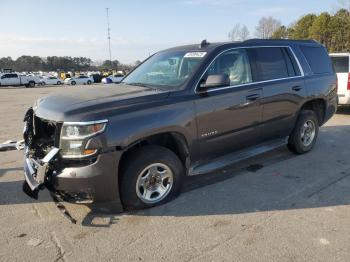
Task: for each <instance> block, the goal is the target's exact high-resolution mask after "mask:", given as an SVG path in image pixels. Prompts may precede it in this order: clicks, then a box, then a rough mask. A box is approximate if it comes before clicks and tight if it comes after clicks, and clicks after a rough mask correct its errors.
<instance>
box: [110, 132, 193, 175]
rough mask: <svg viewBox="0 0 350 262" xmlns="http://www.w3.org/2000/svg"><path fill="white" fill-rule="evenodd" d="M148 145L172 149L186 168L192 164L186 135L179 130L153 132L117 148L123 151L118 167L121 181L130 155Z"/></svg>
mask: <svg viewBox="0 0 350 262" xmlns="http://www.w3.org/2000/svg"><path fill="white" fill-rule="evenodd" d="M148 145H157V146H162V147H165V148H167V149H169V150H171V151H172V152H174V153H175V154H176V155H177V156H178V157H179V159H180V161H181V162H182V164H183V166H184V167H185V168H186V167H188V166H189V164H190V153H189V145H188V142H187V140H186V137H185V135H183V134H182V133H179V132H162V133H157V134H152V135H149V136H147V137H144V138H141V139H139V140H137V141H134V142H133V143H131V144H130V145H128V146H127V147H125V148H123V149H121V148H119V149H118V148H117V149H118V150H122V151H123V154H122V156H121V158H120V160H119V167H118V180H119V182H120V178H121V175H122V174H123V171H124V170H125V163H126V162H128V159H129V157H131V156H132V154H133V152H135V151H136V150H137V149H139V148H141V147H144V146H148Z"/></svg>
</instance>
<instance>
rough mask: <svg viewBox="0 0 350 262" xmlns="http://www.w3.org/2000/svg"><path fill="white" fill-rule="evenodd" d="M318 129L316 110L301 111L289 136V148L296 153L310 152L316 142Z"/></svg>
mask: <svg viewBox="0 0 350 262" xmlns="http://www.w3.org/2000/svg"><path fill="white" fill-rule="evenodd" d="M318 129H319V123H318V118H317V116H316V114H315V112H314V111H312V110H303V111H301V112H300V114H299V117H298V120H297V123H296V125H295V127H294V129H293V131H292V133H291V135H290V136H289V141H288V148H289V150H290V151H292V152H293V153H295V154H305V153H307V152H309V151H310V150H311V149H312V148H313V147H314V145H315V143H316V140H317V136H318ZM303 134H304V135H303Z"/></svg>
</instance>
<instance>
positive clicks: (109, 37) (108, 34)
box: [106, 7, 112, 66]
mask: <svg viewBox="0 0 350 262" xmlns="http://www.w3.org/2000/svg"><path fill="white" fill-rule="evenodd" d="M106 11H107V39H108V50H109V62H110V63H111V66H112V51H111V28H110V27H109V8H108V7H107V8H106Z"/></svg>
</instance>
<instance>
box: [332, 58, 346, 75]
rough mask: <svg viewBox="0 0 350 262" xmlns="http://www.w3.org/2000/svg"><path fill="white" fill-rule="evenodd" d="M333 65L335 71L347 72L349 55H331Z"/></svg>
mask: <svg viewBox="0 0 350 262" xmlns="http://www.w3.org/2000/svg"><path fill="white" fill-rule="evenodd" d="M331 59H332V62H333V67H334V70H335V72H336V73H349V57H348V56H335V57H331Z"/></svg>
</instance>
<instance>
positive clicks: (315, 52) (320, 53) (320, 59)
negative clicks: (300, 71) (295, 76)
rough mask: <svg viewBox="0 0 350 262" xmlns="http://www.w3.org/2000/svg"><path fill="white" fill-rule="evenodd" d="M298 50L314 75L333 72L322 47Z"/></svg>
mask: <svg viewBox="0 0 350 262" xmlns="http://www.w3.org/2000/svg"><path fill="white" fill-rule="evenodd" d="M300 49H301V51H302V52H303V53H304V55H305V58H306V60H307V62H308V63H309V65H310V68H311V70H312V72H313V73H314V74H324V73H332V72H333V68H332V64H331V62H330V59H329V56H328V54H327V52H326V49H325V48H324V47H312V46H301V47H300Z"/></svg>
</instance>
